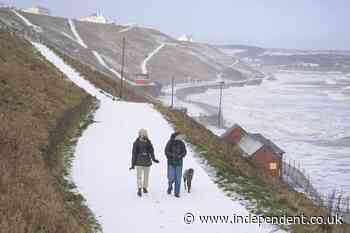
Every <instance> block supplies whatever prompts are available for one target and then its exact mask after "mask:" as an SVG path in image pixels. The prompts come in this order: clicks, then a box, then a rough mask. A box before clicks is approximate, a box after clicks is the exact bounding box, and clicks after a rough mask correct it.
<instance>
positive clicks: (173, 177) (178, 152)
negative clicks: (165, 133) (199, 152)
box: [165, 132, 187, 197]
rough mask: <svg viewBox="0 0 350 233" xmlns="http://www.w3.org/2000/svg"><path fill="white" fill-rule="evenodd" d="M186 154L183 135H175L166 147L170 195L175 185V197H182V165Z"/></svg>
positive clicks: (177, 133)
mask: <svg viewBox="0 0 350 233" xmlns="http://www.w3.org/2000/svg"><path fill="white" fill-rule="evenodd" d="M186 153H187V151H186V146H185V143H184V142H183V141H182V135H181V134H180V133H179V132H175V133H173V134H172V135H171V137H170V140H169V141H168V143H167V145H166V147H165V155H166V157H167V159H168V194H171V192H172V189H173V184H174V183H175V197H180V188H181V177H182V164H183V158H184V157H185V156H186Z"/></svg>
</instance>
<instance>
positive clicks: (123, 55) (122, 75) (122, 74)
mask: <svg viewBox="0 0 350 233" xmlns="http://www.w3.org/2000/svg"><path fill="white" fill-rule="evenodd" d="M124 63H125V37H123V46H122V67H121V71H120V96H119V97H120V99H122V98H123V79H124Z"/></svg>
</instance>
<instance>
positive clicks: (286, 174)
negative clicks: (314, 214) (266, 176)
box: [282, 160, 350, 222]
mask: <svg viewBox="0 0 350 233" xmlns="http://www.w3.org/2000/svg"><path fill="white" fill-rule="evenodd" d="M282 163H283V165H282V174H283V181H284V182H285V183H286V184H288V185H289V186H290V187H292V188H293V189H295V190H296V191H299V192H303V193H305V194H306V195H307V196H308V197H309V198H310V199H311V200H312V201H313V202H314V203H315V204H316V205H317V206H319V207H323V208H325V209H326V210H327V211H328V212H329V214H331V215H336V214H338V215H341V216H343V217H344V220H345V221H346V222H350V197H349V196H345V195H344V193H343V192H342V191H337V190H336V189H334V190H333V192H332V193H331V194H329V195H326V194H323V193H321V192H319V191H318V190H317V189H316V188H315V187H314V186H313V185H312V182H311V178H310V176H308V175H306V172H305V170H304V169H302V168H301V166H300V163H299V162H298V163H297V162H296V161H295V160H290V161H286V160H283V162H282Z"/></svg>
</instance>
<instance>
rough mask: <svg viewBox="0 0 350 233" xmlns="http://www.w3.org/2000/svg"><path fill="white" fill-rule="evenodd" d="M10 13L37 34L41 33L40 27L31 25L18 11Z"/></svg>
mask: <svg viewBox="0 0 350 233" xmlns="http://www.w3.org/2000/svg"><path fill="white" fill-rule="evenodd" d="M12 12H13V13H14V14H15V15H17V16H18V17H19V18H20V19H21V20H22V21H23V22H24V23H25V24H26V25H27V26H29V27H32V28H34V30H35V31H37V32H42V29H41V27H39V26H37V25H34V24H32V23H31V22H30V21H29V20H28V19H27V18H26V17H24V16H23V15H22V14H20V13H19V12H18V11H16V10H12Z"/></svg>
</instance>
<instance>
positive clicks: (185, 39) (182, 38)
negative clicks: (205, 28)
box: [177, 35, 193, 42]
mask: <svg viewBox="0 0 350 233" xmlns="http://www.w3.org/2000/svg"><path fill="white" fill-rule="evenodd" d="M177 40H179V41H187V42H193V38H192V36H190V35H183V36H180V37H179V38H178V39H177Z"/></svg>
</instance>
